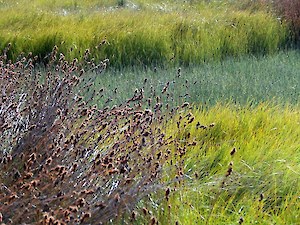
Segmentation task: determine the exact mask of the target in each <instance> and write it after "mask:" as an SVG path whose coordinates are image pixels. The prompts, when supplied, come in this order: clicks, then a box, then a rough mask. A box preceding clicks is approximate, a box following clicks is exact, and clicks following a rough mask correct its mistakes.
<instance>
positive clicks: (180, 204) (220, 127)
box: [159, 103, 300, 224]
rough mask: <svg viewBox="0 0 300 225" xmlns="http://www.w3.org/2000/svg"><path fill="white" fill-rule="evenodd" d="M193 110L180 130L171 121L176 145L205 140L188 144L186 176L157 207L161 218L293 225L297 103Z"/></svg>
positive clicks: (164, 221) (299, 118)
mask: <svg viewBox="0 0 300 225" xmlns="http://www.w3.org/2000/svg"><path fill="white" fill-rule="evenodd" d="M191 113H192V116H193V117H194V122H192V123H190V124H188V120H189V118H188V117H186V115H188V112H184V113H181V116H182V118H183V119H181V123H182V124H186V127H185V128H183V127H181V128H180V129H178V127H177V121H178V120H177V119H175V120H174V122H170V123H169V125H170V127H169V131H170V133H172V134H173V137H175V140H177V141H178V143H179V146H181V147H184V146H189V143H192V142H196V143H199V142H200V143H202V144H200V145H199V146H197V145H196V146H195V147H186V148H187V149H186V154H185V155H184V156H183V157H182V158H183V160H184V166H182V168H183V173H184V174H185V180H184V181H183V184H181V185H178V186H177V190H178V192H174V193H173V194H172V195H171V197H170V200H169V202H168V203H167V204H166V205H165V208H164V210H160V211H159V214H160V217H159V218H160V221H162V224H167V223H175V222H176V221H177V222H179V224H195V223H198V224H253V223H257V224H270V223H271V224H273V223H276V224H297V223H298V220H299V218H298V215H297V211H298V208H299V206H300V202H299V199H298V198H299V196H298V189H299V185H300V180H299V172H300V167H299V154H300V151H299V150H300V149H299V135H300V130H299V121H300V113H299V109H298V106H296V107H295V106H293V107H291V106H287V107H284V108H280V107H278V106H275V105H268V104H266V103H264V104H260V105H258V106H257V107H255V108H248V107H243V108H239V107H236V106H234V105H216V106H215V107H213V108H211V109H210V110H208V111H207V110H205V109H203V108H202V109H195V110H191ZM198 122H200V124H201V125H203V126H204V127H205V129H203V128H202V129H201V128H200V127H199V126H197V123H198ZM211 124H212V125H211ZM174 133H175V134H174ZM187 134H188V135H187Z"/></svg>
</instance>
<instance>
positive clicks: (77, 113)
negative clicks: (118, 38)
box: [0, 46, 181, 224]
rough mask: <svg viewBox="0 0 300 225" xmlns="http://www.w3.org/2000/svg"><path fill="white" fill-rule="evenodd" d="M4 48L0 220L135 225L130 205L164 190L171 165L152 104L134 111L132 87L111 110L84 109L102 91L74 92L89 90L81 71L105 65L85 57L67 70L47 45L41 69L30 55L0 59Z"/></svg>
mask: <svg viewBox="0 0 300 225" xmlns="http://www.w3.org/2000/svg"><path fill="white" fill-rule="evenodd" d="M9 47H10V46H8V47H7V48H6V49H5V50H4V51H3V53H2V55H1V57H0V89H1V92H0V101H1V108H0V137H1V143H0V170H1V173H0V190H1V191H0V213H2V218H1V220H3V222H4V223H12V224H25V223H26V224H33V223H34V224H96V223H97V224H102V223H107V222H109V221H120V220H124V218H125V217H124V216H125V215H129V216H127V217H126V218H128V217H131V219H136V212H132V210H133V209H134V208H135V207H136V204H137V202H139V201H140V200H141V199H142V198H144V197H145V196H147V195H149V194H150V193H152V192H153V191H155V190H158V189H164V188H165V185H166V184H164V183H163V182H162V180H161V176H162V174H163V173H162V172H163V168H164V164H165V163H166V162H167V161H168V160H170V158H172V157H173V156H172V154H173V153H172V151H170V150H168V145H171V141H170V140H169V139H168V137H165V134H164V132H163V129H162V126H158V124H163V123H162V121H163V119H162V112H161V106H162V104H161V103H160V102H159V100H157V102H156V104H155V105H154V106H153V108H152V110H150V109H143V107H142V104H143V103H144V102H147V100H145V97H144V93H143V90H142V89H140V90H137V91H136V92H135V93H133V96H132V98H131V99H128V101H126V102H124V103H123V104H120V105H119V106H114V107H112V108H110V107H106V108H104V109H99V108H97V107H96V106H92V105H91V104H89V102H90V101H91V100H92V99H93V98H94V97H95V95H98V94H101V91H102V90H99V92H97V91H93V92H92V95H91V96H89V97H88V99H87V98H84V97H82V96H80V95H79V94H78V93H80V91H81V92H82V90H87V89H89V87H90V86H91V85H92V81H93V80H91V78H90V77H88V76H87V74H86V73H85V72H84V71H87V70H94V69H97V71H98V73H101V72H103V70H104V69H105V68H106V64H107V62H108V60H104V61H103V62H101V63H100V64H99V65H98V66H96V65H95V63H94V62H93V61H92V60H90V59H89V51H88V50H87V51H86V53H85V57H84V59H85V62H84V63H79V62H78V61H77V60H76V59H75V60H74V61H72V62H68V61H66V60H65V58H64V55H62V54H59V53H58V49H57V47H54V48H53V52H52V53H51V54H50V55H49V57H50V58H49V59H50V63H49V64H48V66H47V67H46V68H44V70H40V67H38V66H36V64H37V62H38V59H37V58H36V57H33V56H32V55H31V54H29V55H28V56H26V57H24V56H22V55H20V57H19V59H18V61H17V62H11V61H9V60H7V52H8V51H9ZM157 99H159V98H157ZM177 167H178V164H177ZM176 170H177V168H175V169H174V170H172V171H173V172H174V171H175V173H174V174H176ZM178 170H181V169H180V168H178ZM164 173H165V172H164ZM174 176H175V175H174ZM176 176H177V178H176V179H177V180H180V179H179V178H180V175H176ZM167 197H168V196H167ZM130 215H131V216H130ZM150 216H151V215H149V217H150ZM149 219H150V218H149ZM152 220H153V218H152Z"/></svg>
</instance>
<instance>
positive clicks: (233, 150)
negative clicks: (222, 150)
mask: <svg viewBox="0 0 300 225" xmlns="http://www.w3.org/2000/svg"><path fill="white" fill-rule="evenodd" d="M236 152H237V150H236V148H235V147H234V148H233V149H232V150H231V152H230V155H231V156H233V155H234V153H236Z"/></svg>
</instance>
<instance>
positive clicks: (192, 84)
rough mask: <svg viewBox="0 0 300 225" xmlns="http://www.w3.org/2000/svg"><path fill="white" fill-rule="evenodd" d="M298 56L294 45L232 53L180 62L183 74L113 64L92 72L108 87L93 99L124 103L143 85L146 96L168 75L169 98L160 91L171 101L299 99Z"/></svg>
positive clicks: (100, 102)
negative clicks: (261, 53) (266, 52)
mask: <svg viewBox="0 0 300 225" xmlns="http://www.w3.org/2000/svg"><path fill="white" fill-rule="evenodd" d="M299 58H300V55H299V52H296V51H289V52H281V53H280V54H278V55H273V56H266V57H250V56H249V57H248V56H247V57H243V58H231V59H227V60H225V61H222V62H214V63H208V64H202V65H201V66H194V67H190V68H182V69H181V76H180V77H179V78H178V77H177V69H175V68H168V69H157V72H156V73H155V72H154V71H153V68H149V69H146V70H141V69H139V68H138V69H136V70H132V69H123V70H121V71H119V70H117V71H114V70H112V69H111V70H108V71H106V72H105V73H103V74H101V75H95V74H89V75H87V77H92V78H93V79H95V86H94V87H93V88H94V89H96V90H100V89H101V88H104V89H105V92H104V97H101V98H100V96H98V97H96V98H95V101H94V103H97V104H98V105H99V106H100V107H102V106H104V105H105V104H104V102H105V101H106V100H107V98H111V99H112V101H111V102H110V105H114V104H117V105H118V104H121V103H122V102H124V101H125V100H126V99H129V98H130V97H132V96H133V93H134V91H135V89H139V88H142V87H143V88H144V90H145V95H146V96H150V97H151V86H152V89H153V90H154V91H155V92H156V93H157V94H160V92H161V90H162V89H163V87H164V86H165V85H166V83H167V82H168V81H169V82H170V85H169V88H168V92H169V94H170V95H169V96H170V98H169V99H168V100H167V99H166V94H162V95H161V96H162V98H164V99H165V100H166V101H168V102H169V104H172V105H179V104H181V103H182V102H183V101H189V102H194V103H201V104H206V105H210V106H211V105H214V104H216V103H218V102H233V103H237V104H240V105H247V104H250V103H251V104H252V105H257V104H258V103H259V102H265V101H268V102H270V101H271V102H274V103H275V102H276V103H278V104H288V103H291V104H295V103H298V102H299V98H300V94H299V93H300V77H299V70H300V61H299ZM146 78H147V82H146V83H145V84H144V80H145V79H146ZM186 81H187V83H186ZM174 82H175V83H174ZM115 91H116V92H115ZM101 94H102V93H101ZM152 94H153V91H152ZM186 94H188V95H186ZM180 96H184V97H180ZM171 97H172V98H173V99H174V101H173V102H172V100H171Z"/></svg>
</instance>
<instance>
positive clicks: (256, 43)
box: [0, 1, 287, 67]
mask: <svg viewBox="0 0 300 225" xmlns="http://www.w3.org/2000/svg"><path fill="white" fill-rule="evenodd" d="M72 2H73V1H72ZM69 3H70V4H71V2H69ZM69 3H68V1H64V2H63V3H58V2H57V3H55V4H54V6H53V7H54V8H51V6H50V5H49V4H47V3H46V2H40V1H35V2H33V3H31V5H28V6H25V5H24V2H23V3H22V1H21V2H20V3H19V6H18V5H16V4H13V3H10V5H11V6H10V7H4V8H2V9H0V10H1V15H2V16H1V19H0V24H1V25H0V40H1V42H0V44H1V46H0V47H1V48H4V46H5V45H6V44H7V43H8V42H12V43H13V45H12V51H11V54H10V55H9V57H10V58H11V59H15V58H16V56H17V55H18V54H19V53H20V52H22V51H23V52H26V53H28V52H32V53H33V54H34V55H38V56H39V57H40V59H41V60H43V58H44V57H45V56H46V55H47V53H48V52H49V48H52V47H53V46H52V45H53V44H56V45H58V46H59V47H60V49H61V50H62V52H63V53H64V54H65V55H66V56H67V57H68V58H69V59H71V58H74V57H77V58H81V57H82V56H83V52H84V51H85V49H86V48H89V49H90V50H91V53H92V55H93V57H94V58H95V60H100V59H103V58H110V60H111V65H113V66H116V67H122V66H132V65H149V64H152V65H159V66H161V65H167V64H176V65H178V64H180V65H189V64H199V63H201V62H204V61H209V60H212V59H217V60H218V59H223V58H225V57H227V56H239V55H243V54H247V53H251V54H257V53H274V52H276V51H277V50H278V49H279V48H281V47H282V46H284V44H285V41H286V39H287V29H286V26H285V25H283V24H281V23H280V22H279V21H278V20H277V19H276V18H275V17H273V16H272V15H270V14H268V13H265V12H256V13H251V12H248V11H245V10H243V11H236V10H235V11H234V10H232V8H230V7H229V6H227V5H221V6H219V7H217V6H216V5H215V4H207V5H205V4H200V3H198V4H196V3H195V4H186V5H183V6H180V4H175V5H174V4H171V3H170V4H169V5H168V4H165V8H163V9H161V8H159V7H156V6H157V5H156V4H154V3H149V4H145V3H144V6H143V4H142V3H140V4H138V5H140V6H139V7H140V8H139V7H138V8H135V7H133V8H132V7H129V6H128V7H125V8H124V7H122V8H115V7H113V8H109V7H108V6H107V5H106V4H104V3H103V2H102V3H101V2H100V3H96V1H91V2H88V3H87V2H85V3H80V2H77V3H76V4H78V6H77V7H75V8H74V9H72V8H70V7H67V6H66V5H68V4H69ZM73 3H74V2H73ZM7 4H8V3H7ZM74 4H75V3H74ZM97 4H98V6H97ZM161 4H162V3H160V5H161ZM105 5H106V6H105ZM21 6H23V8H22V7H21Z"/></svg>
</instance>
